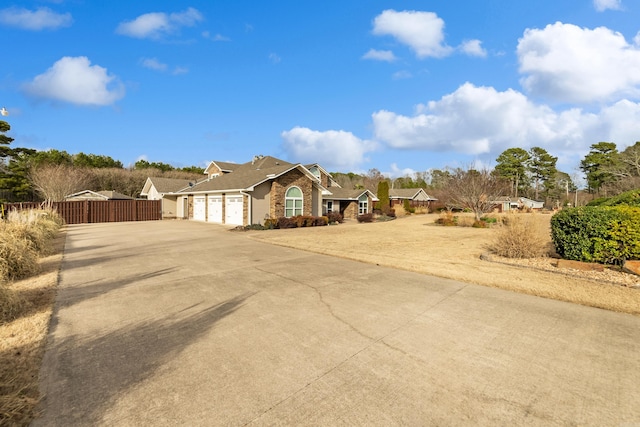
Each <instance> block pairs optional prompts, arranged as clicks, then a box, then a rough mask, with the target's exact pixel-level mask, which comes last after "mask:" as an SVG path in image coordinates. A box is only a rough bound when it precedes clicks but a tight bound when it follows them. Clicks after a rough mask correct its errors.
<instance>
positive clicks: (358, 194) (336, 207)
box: [322, 187, 378, 219]
mask: <svg viewBox="0 0 640 427" xmlns="http://www.w3.org/2000/svg"><path fill="white" fill-rule="evenodd" d="M329 192H330V193H331V194H327V195H325V196H324V197H323V200H322V212H323V214H327V213H329V212H340V213H341V214H342V216H343V217H344V218H350V219H356V218H357V217H358V215H362V214H366V213H370V212H373V203H374V202H377V201H378V198H377V197H376V195H375V194H373V193H372V192H371V191H369V190H367V189H359V190H350V189H348V188H341V187H329Z"/></svg>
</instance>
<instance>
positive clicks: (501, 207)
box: [491, 196, 520, 212]
mask: <svg viewBox="0 0 640 427" xmlns="http://www.w3.org/2000/svg"><path fill="white" fill-rule="evenodd" d="M491 203H492V204H493V209H494V210H497V211H498V212H509V211H513V210H518V209H519V208H520V204H519V203H518V202H517V201H516V200H511V197H508V196H502V197H497V198H496V199H495V200H493V201H492V202H491Z"/></svg>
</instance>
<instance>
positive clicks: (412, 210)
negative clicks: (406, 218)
mask: <svg viewBox="0 0 640 427" xmlns="http://www.w3.org/2000/svg"><path fill="white" fill-rule="evenodd" d="M402 207H403V208H404V211H405V212H406V213H407V214H412V213H415V212H416V208H414V207H413V206H411V202H410V201H409V199H404V202H402Z"/></svg>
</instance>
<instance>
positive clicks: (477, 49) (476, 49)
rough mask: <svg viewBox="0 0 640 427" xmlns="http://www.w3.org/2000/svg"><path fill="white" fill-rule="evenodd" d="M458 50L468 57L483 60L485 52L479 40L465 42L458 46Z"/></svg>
mask: <svg viewBox="0 0 640 427" xmlns="http://www.w3.org/2000/svg"><path fill="white" fill-rule="evenodd" d="M460 50H461V51H463V52H464V53H466V54H467V55H470V56H478V57H481V58H484V57H486V56H487V51H486V50H485V49H484V48H483V47H482V42H481V41H480V40H466V41H464V42H463V43H462V44H461V45H460Z"/></svg>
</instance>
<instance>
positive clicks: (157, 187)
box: [140, 177, 195, 219]
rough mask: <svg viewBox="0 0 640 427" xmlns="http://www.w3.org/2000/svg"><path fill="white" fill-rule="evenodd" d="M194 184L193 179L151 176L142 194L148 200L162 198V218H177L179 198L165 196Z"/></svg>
mask: <svg viewBox="0 0 640 427" xmlns="http://www.w3.org/2000/svg"><path fill="white" fill-rule="evenodd" d="M194 184H195V182H194V181H193V180H191V181H189V180H188V179H175V178H161V177H149V178H147V181H146V182H145V183H144V187H142V191H141V192H140V195H141V196H142V197H146V198H147V199H148V200H162V218H167V219H168V218H176V217H177V211H178V209H177V204H176V200H177V198H176V197H175V196H168V197H165V195H171V194H173V193H175V192H177V191H180V190H182V189H183V188H188V187H189V186H190V185H194Z"/></svg>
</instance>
